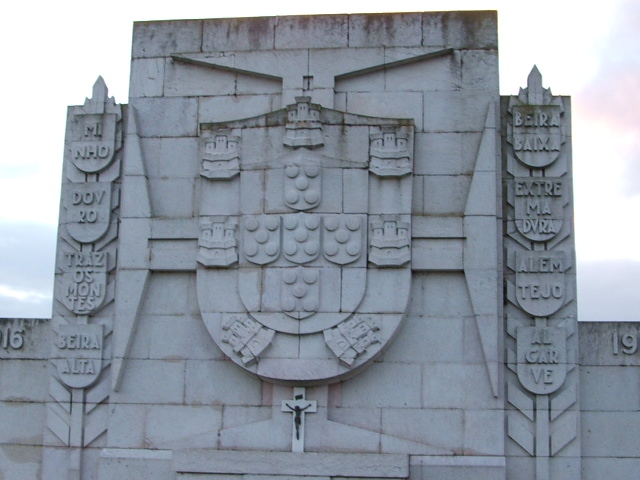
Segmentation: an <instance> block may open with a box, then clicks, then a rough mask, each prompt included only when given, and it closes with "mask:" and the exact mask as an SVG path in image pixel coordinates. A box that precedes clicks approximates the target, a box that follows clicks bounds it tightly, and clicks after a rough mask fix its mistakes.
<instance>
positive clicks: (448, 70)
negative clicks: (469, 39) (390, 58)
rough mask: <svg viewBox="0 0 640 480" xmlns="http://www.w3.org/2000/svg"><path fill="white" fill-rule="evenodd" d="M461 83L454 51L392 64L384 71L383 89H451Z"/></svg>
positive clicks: (457, 87) (458, 65) (410, 90)
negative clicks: (405, 62)
mask: <svg viewBox="0 0 640 480" xmlns="http://www.w3.org/2000/svg"><path fill="white" fill-rule="evenodd" d="M412 56H413V55H412ZM409 58H410V57H409ZM461 83H462V79H461V60H460V56H459V55H458V54H455V53H452V54H449V55H441V56H438V57H434V58H427V59H424V60H420V61H415V62H412V63H407V64H404V65H399V66H394V67H391V68H389V69H387V71H386V72H385V85H386V88H385V90H390V91H397V92H419V91H453V90H459V89H460V87H461Z"/></svg>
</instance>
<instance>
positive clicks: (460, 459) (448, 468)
mask: <svg viewBox="0 0 640 480" xmlns="http://www.w3.org/2000/svg"><path fill="white" fill-rule="evenodd" d="M505 463H506V462H505V459H504V457H500V456H495V457H494V456H488V457H485V456H480V455H469V456H418V455H412V456H411V465H410V466H409V469H410V471H411V476H410V478H411V479H412V480H428V479H430V478H437V479H442V480H463V479H467V478H473V479H474V480H476V479H477V480H506V478H507V477H506V475H505V473H506V465H505ZM508 478H514V477H508ZM516 478H517V477H516Z"/></svg>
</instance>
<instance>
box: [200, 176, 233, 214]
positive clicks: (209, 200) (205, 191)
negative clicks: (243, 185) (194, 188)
mask: <svg viewBox="0 0 640 480" xmlns="http://www.w3.org/2000/svg"><path fill="white" fill-rule="evenodd" d="M204 183H206V184H207V185H209V184H214V185H215V187H216V188H205V185H204ZM198 197H199V203H200V214H201V215H203V216H206V215H238V214H239V213H240V202H238V200H239V198H240V183H239V182H228V181H224V180H210V179H207V178H203V179H202V180H201V181H200V185H199V188H198ZM188 216H191V214H189V215H188Z"/></svg>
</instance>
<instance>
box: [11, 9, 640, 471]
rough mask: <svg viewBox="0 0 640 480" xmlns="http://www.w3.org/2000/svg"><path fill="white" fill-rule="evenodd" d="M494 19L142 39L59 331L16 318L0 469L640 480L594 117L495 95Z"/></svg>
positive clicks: (92, 185) (259, 26)
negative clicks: (588, 176)
mask: <svg viewBox="0 0 640 480" xmlns="http://www.w3.org/2000/svg"><path fill="white" fill-rule="evenodd" d="M496 20H497V19H496V13H495V12H446V13H406V14H404V13H403V14H384V15H375V14H366V15H332V16H317V17H274V18H253V19H249V18H245V19H216V20H188V21H186V20H185V21H182V20H181V21H167V22H143V23H137V24H135V26H134V35H133V37H134V38H133V49H132V64H131V88H130V99H129V103H128V105H118V104H116V103H115V101H114V99H113V98H109V97H108V95H107V89H106V85H105V84H104V82H103V81H102V79H98V81H97V82H96V84H95V86H94V92H93V96H92V98H90V99H87V100H86V102H85V104H84V105H82V106H76V107H70V109H69V113H68V122H67V123H68V126H67V136H66V142H65V158H64V172H63V186H62V202H61V215H60V228H59V242H58V251H57V262H56V282H55V292H54V297H55V298H54V309H53V318H52V319H51V320H47V321H36V320H26V319H0V468H1V470H0V473H1V474H0V477H2V478H3V479H7V478H11V479H18V478H19V479H21V480H22V479H23V478H41V479H45V480H140V479H154V480H211V479H216V480H260V479H262V480H274V479H275V478H276V477H277V478H285V479H292V480H329V479H336V480H339V479H342V480H345V479H346V480H356V479H360V480H365V479H371V480H374V479H394V480H401V479H408V478H410V479H413V480H422V479H429V480H450V479H453V478H455V479H460V478H469V479H471V478H472V479H474V480H506V479H509V480H534V479H535V480H550V479H554V480H556V479H561V480H574V479H586V480H596V479H597V480H600V479H601V478H603V477H605V476H611V477H615V478H616V479H622V480H631V479H634V480H635V479H636V478H637V471H638V468H639V467H640V456H639V455H638V454H637V453H636V452H635V450H633V445H636V444H637V433H634V432H636V431H637V428H635V427H636V426H638V425H637V424H638V423H640V420H639V418H640V417H639V414H638V412H639V411H640V408H639V406H638V405H639V404H638V401H640V400H639V399H640V396H638V379H637V368H635V367H637V366H638V361H637V357H638V342H639V338H638V326H637V325H635V324H633V325H628V324H627V325H618V324H616V325H607V326H590V325H583V326H582V327H583V328H581V329H582V330H583V332H582V336H581V339H580V341H581V346H580V351H581V353H580V357H579V356H578V336H579V335H578V331H579V330H580V329H579V328H578V323H577V313H576V297H575V258H574V255H575V254H574V247H573V242H574V236H573V221H572V215H573V200H572V172H571V136H570V125H571V104H570V100H569V98H567V97H560V96H554V95H552V94H551V91H550V90H549V89H547V88H544V87H543V84H542V78H541V75H540V73H539V72H538V71H537V69H535V68H534V70H533V71H532V72H531V75H530V76H529V79H528V85H527V87H526V88H523V89H521V91H520V93H519V94H518V95H516V96H510V97H502V98H501V97H500V95H499V92H498V62H497V60H498V55H497V37H496V32H497V25H496ZM578 365H582V368H580V369H579V368H578ZM618 392H619V395H617V393H618ZM611 472H613V473H611Z"/></svg>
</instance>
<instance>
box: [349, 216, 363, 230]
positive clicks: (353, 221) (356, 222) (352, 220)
mask: <svg viewBox="0 0 640 480" xmlns="http://www.w3.org/2000/svg"><path fill="white" fill-rule="evenodd" d="M347 228H348V229H349V230H351V231H352V232H353V231H355V230H357V229H358V228H360V219H359V218H358V217H349V218H348V219H347Z"/></svg>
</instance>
